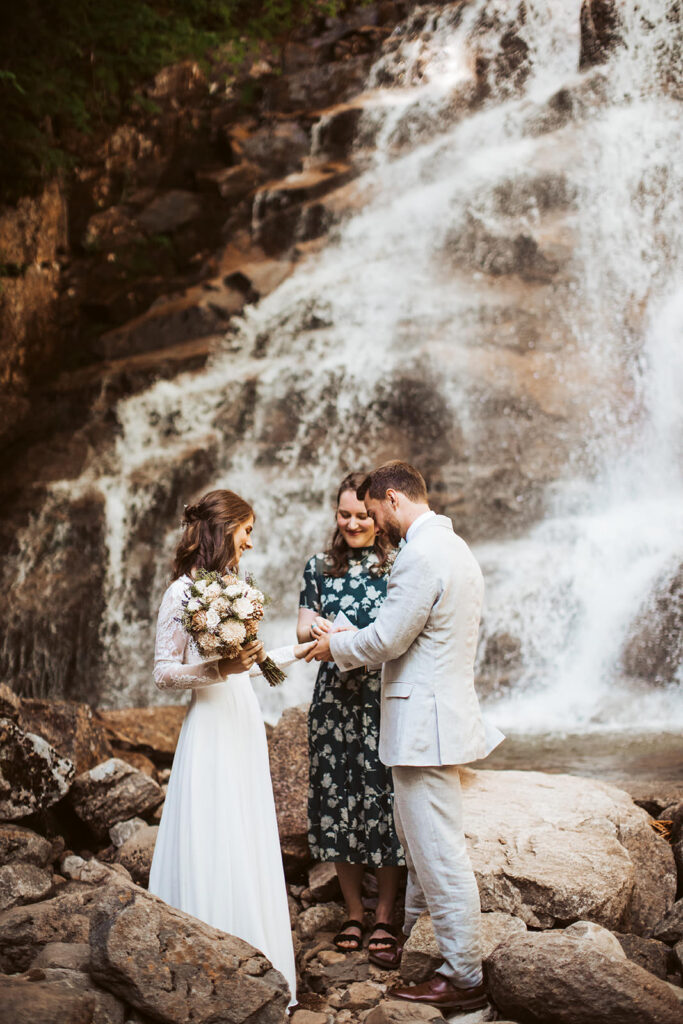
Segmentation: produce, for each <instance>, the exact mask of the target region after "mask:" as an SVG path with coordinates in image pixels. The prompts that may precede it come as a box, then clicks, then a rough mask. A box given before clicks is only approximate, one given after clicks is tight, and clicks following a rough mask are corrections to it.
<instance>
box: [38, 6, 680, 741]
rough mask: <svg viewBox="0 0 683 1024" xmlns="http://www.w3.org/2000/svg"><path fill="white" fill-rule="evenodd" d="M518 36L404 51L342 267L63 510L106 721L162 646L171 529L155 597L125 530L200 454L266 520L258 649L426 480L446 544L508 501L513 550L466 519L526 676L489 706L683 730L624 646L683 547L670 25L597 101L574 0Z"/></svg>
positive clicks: (299, 688) (259, 319)
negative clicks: (449, 520) (98, 614)
mask: <svg viewBox="0 0 683 1024" xmlns="http://www.w3.org/2000/svg"><path fill="white" fill-rule="evenodd" d="M626 6H628V5H626ZM524 8H525V12H526V14H525V18H524V19H522V18H521V17H520V14H519V9H518V8H517V7H516V6H513V5H510V4H508V3H498V2H491V0H487V2H484V0H474V2H472V3H470V4H467V5H462V4H459V3H457V4H451V5H447V6H446V7H444V8H437V9H435V10H433V11H427V12H426V13H425V12H424V11H421V12H418V15H416V18H417V17H419V19H420V22H421V26H420V28H419V30H418V29H417V28H415V24H416V22H415V19H413V27H412V28H411V25H410V24H409V25H408V26H407V27H404V28H403V29H400V30H399V31H398V32H397V33H396V36H395V39H394V40H392V41H390V46H388V48H387V53H386V54H385V55H384V56H383V57H382V58H381V60H380V61H379V62H378V63H377V65H376V66H375V68H374V69H373V72H372V74H371V76H370V80H369V83H368V86H369V88H368V93H367V96H366V112H365V115H364V118H363V121H362V123H361V126H360V130H359V145H361V146H363V147H365V151H364V152H363V154H361V158H362V159H363V160H364V161H365V166H366V168H367V169H366V170H365V173H364V174H363V175H362V176H361V177H360V178H359V179H357V180H356V182H355V183H354V185H353V186H352V189H351V195H350V198H349V199H348V203H349V212H348V213H347V214H346V216H345V217H344V218H343V219H342V221H341V222H340V223H339V224H338V225H337V226H336V227H335V228H334V231H333V236H332V238H331V239H330V241H329V243H328V244H327V246H326V247H325V248H324V249H323V250H322V251H321V252H320V253H318V254H317V255H311V256H310V257H308V258H306V259H305V260H303V261H302V262H301V263H300V264H299V265H298V266H297V268H296V270H295V272H294V274H293V275H292V276H291V277H290V278H289V279H288V280H286V281H285V282H284V283H283V284H282V285H280V287H279V288H278V289H277V290H276V291H275V292H273V293H272V294H271V295H270V296H269V297H268V298H266V299H264V300H262V301H261V302H260V303H259V304H258V306H256V307H254V308H252V309H250V310H249V311H248V313H247V314H246V316H245V319H244V322H243V323H242V324H241V326H240V327H239V329H238V330H237V331H236V333H233V334H231V335H230V336H229V337H228V338H227V339H226V342H225V345H224V346H223V348H222V349H221V351H219V352H217V353H216V354H215V356H214V357H213V358H212V360H211V361H210V363H209V365H208V367H207V369H206V370H205V371H202V372H201V373H198V374H185V375H183V376H181V377H179V378H177V379H175V380H174V381H170V382H168V381H162V382H159V383H158V384H156V385H154V386H153V387H151V388H149V389H148V390H147V391H145V392H144V393H141V394H138V395H136V396H134V397H132V398H129V399H127V400H125V401H123V402H121V403H120V404H119V407H118V410H117V412H118V419H119V422H120V428H121V429H120V434H119V436H118V438H117V442H116V447H115V451H114V452H113V454H112V455H111V456H110V457H109V461H108V463H107V464H106V465H102V464H95V463H93V464H92V465H91V467H90V468H89V469H88V471H87V472H86V473H85V474H84V476H83V477H82V479H81V481H79V484H78V486H77V487H76V488H74V485H73V483H70V484H69V485H68V488H67V486H66V485H64V487H63V488H62V490H63V491H66V490H68V491H69V493H70V494H71V496H72V497H73V495H74V491H76V492H78V490H79V489H80V490H82V491H83V492H86V491H90V490H92V489H93V488H94V489H95V490H97V491H100V492H101V493H102V494H103V495H104V496H105V501H106V517H107V524H108V552H109V564H108V568H107V619H106V624H105V628H104V634H103V641H104V644H105V649H106V650H107V652H108V653H107V665H106V669H105V679H104V681H103V690H102V702H103V703H104V702H109V703H113V704H129V703H147V702H149V701H150V700H154V699H155V696H154V694H153V692H152V688H151V684H150V657H151V646H152V642H153V621H152V618H153V611H154V608H155V606H156V605H157V604H158V600H159V597H160V595H161V593H162V591H163V587H164V585H165V581H166V578H167V573H168V564H169V561H170V555H171V552H172V550H173V547H174V544H175V541H176V539H177V526H176V524H173V525H172V528H171V529H170V530H169V531H168V532H167V534H166V537H165V541H164V544H163V549H162V550H159V552H158V558H157V560H156V563H155V568H154V579H153V581H152V582H151V584H150V583H149V581H148V582H147V583H145V584H144V585H143V584H142V583H141V582H140V575H141V572H142V570H141V568H140V564H141V559H142V557H143V556H142V552H141V546H143V542H142V541H141V540H139V539H137V534H136V530H137V524H138V523H139V521H140V519H141V518H144V516H145V515H146V514H147V513H148V512H149V508H150V505H151V503H152V501H153V493H154V490H155V486H156V485H157V484H158V485H159V486H162V485H163V483H164V482H165V481H166V480H167V479H169V478H170V477H173V478H174V479H176V480H177V479H180V480H181V481H182V478H183V472H184V467H185V466H187V467H191V466H192V465H194V462H195V461H196V459H197V457H198V455H197V453H200V454H201V453H210V457H209V461H210V464H211V472H210V474H206V473H205V474H204V475H203V476H202V479H203V480H205V479H209V478H210V486H215V487H221V486H227V487H230V488H232V489H234V490H236V491H238V492H241V493H244V494H245V496H247V497H249V498H250V499H251V500H252V501H253V502H254V504H255V507H256V511H257V530H256V534H255V540H256V551H255V552H254V553H253V555H251V554H250V555H249V562H248V566H249V568H250V569H251V570H253V571H254V572H255V574H256V575H257V577H258V578H259V580H260V582H261V585H262V586H263V587H264V589H266V590H267V591H269V592H270V593H272V594H273V596H274V597H275V599H276V601H275V606H276V608H277V613H278V614H277V618H271V620H270V621H269V622H268V624H267V626H266V631H265V636H266V639H268V640H271V641H273V642H278V643H280V642H285V641H286V639H287V637H288V635H291V633H292V630H293V624H294V621H295V617H296V606H297V599H296V598H297V592H298V583H299V577H300V573H301V570H302V568H303V564H304V562H305V560H306V558H307V557H308V556H309V555H310V554H311V553H312V552H313V551H316V550H320V548H321V546H322V542H323V541H324V540H325V538H326V536H327V535H328V532H329V529H330V527H331V510H330V507H329V500H330V497H331V495H332V494H333V492H334V491H335V488H336V484H337V482H338V480H339V479H340V478H341V476H342V475H343V474H344V473H345V472H346V471H347V470H348V469H352V468H357V467H361V468H362V467H367V466H368V465H371V464H372V463H375V462H377V461H379V460H382V459H384V458H388V457H393V456H403V457H406V456H407V457H410V456H411V455H412V453H415V452H417V453H418V454H417V455H416V458H417V459H418V461H420V464H421V465H422V466H423V468H425V469H426V471H427V473H428V475H430V476H431V477H432V478H433V479H435V480H437V481H438V484H439V490H438V491H437V492H435V498H436V501H437V503H438V502H441V504H442V505H444V507H446V508H447V510H449V511H452V512H453V513H454V515H455V520H456V528H458V526H459V521H458V510H459V509H466V507H467V501H468V496H469V495H470V494H474V493H477V494H483V498H481V503H482V507H486V508H489V505H490V504H491V502H490V501H489V499H490V498H491V493H490V492H492V491H494V490H495V489H496V488H498V487H499V480H500V478H501V474H502V475H503V476H505V479H506V480H508V479H510V480H512V484H510V486H512V487H513V491H512V493H511V494H510V493H507V492H506V493H505V494H502V493H501V497H500V504H501V507H502V508H503V513H502V518H501V520H500V523H498V525H495V524H494V526H491V527H490V528H487V529H483V527H482V529H481V531H479V532H478V528H479V525H480V523H479V521H478V515H477V512H476V509H475V512H474V513H471V514H470V516H469V520H467V522H468V523H469V528H470V532H471V534H472V536H473V537H474V539H475V540H476V539H477V536H480V537H481V536H489V537H490V536H494V537H495V538H496V539H495V540H490V541H487V542H486V543H480V544H478V545H476V550H477V553H478V555H479V557H480V559H481V561H482V564H483V567H484V570H485V574H486V578H487V608H486V616H485V624H484V625H485V637H487V638H490V637H494V636H510V637H512V638H514V640H515V642H516V643H517V645H518V648H519V656H520V665H519V669H518V672H517V678H516V681H515V682H514V683H513V689H512V690H511V691H510V693H509V694H505V693H503V694H502V695H500V694H498V695H496V694H494V695H493V696H492V697H491V702H492V703H493V704H494V706H495V713H496V715H497V718H498V720H499V724H501V725H502V726H503V728H505V727H512V728H513V729H514V728H516V729H532V730H534V729H535V730H541V731H543V730H548V729H556V728H563V729H572V728H575V729H579V730H581V729H585V728H587V727H589V726H590V725H591V724H594V725H597V726H600V727H601V728H605V727H608V726H609V727H611V726H614V725H621V726H633V727H638V728H643V727H652V728H656V727H658V726H659V725H660V724H661V723H662V722H663V721H665V722H666V724H667V726H669V727H671V726H672V724H673V725H676V724H680V722H681V721H683V707H681V702H680V701H679V702H678V704H677V706H676V708H673V707H672V690H671V687H669V689H667V688H666V687H661V686H660V687H659V688H657V689H656V690H653V691H652V692H649V691H648V688H647V687H646V685H645V684H644V683H643V682H642V681H638V682H636V681H634V680H629V679H628V678H626V676H625V673H624V671H623V670H622V669H621V668H620V652H621V651H622V648H623V645H624V641H625V637H626V634H627V632H628V630H629V627H630V626H631V625H632V622H633V620H634V617H635V616H636V614H637V613H638V611H639V609H640V607H641V605H642V603H643V600H644V599H645V597H646V596H647V595H648V594H649V593H650V592H651V590H652V587H653V585H654V584H655V582H656V580H657V579H658V578H659V576H660V574H661V573H662V572H663V571H664V570H670V569H671V568H672V566H673V567H674V568H675V565H674V563H675V562H676V559H677V558H678V559H679V561H680V557H681V550H682V548H683V544H682V543H681V542H682V541H683V532H682V530H683V515H681V497H682V491H683V484H682V482H681V462H680V457H681V430H680V428H681V419H680V395H681V393H683V373H682V371H681V347H680V329H681V311H682V307H683V300H682V299H681V295H682V294H683V293H682V292H681V287H682V284H681V271H682V270H683V267H682V262H683V256H682V251H683V246H681V241H682V239H681V225H682V224H683V211H682V210H681V194H682V190H681V184H683V182H682V181H681V177H682V174H681V170H680V166H679V164H677V162H676V159H675V155H676V153H677V147H678V138H679V131H678V116H679V111H678V109H677V106H676V101H675V99H674V97H673V86H672V85H671V74H673V72H668V75H669V77H668V78H667V77H666V75H665V76H664V78H665V81H664V84H662V75H661V70H660V65H661V61H662V59H663V58H662V53H664V55H665V56H666V51H667V47H668V48H670V47H671V39H670V36H671V26H670V24H669V23H668V22H667V4H666V3H665V0H651V2H650V4H649V8H650V10H649V12H648V25H649V28H645V27H644V25H643V21H642V18H641V17H640V16H638V15H637V14H636V13H635V5H633V9H632V10H629V11H628V12H625V13H624V15H623V19H622V28H621V31H622V35H623V45H622V47H621V48H620V49H619V50H618V51H617V52H616V53H615V54H614V55H613V57H612V58H611V60H610V62H609V64H607V65H606V66H605V68H601V69H598V70H596V69H591V70H589V71H587V72H584V73H579V70H578V64H579V45H580V39H579V8H580V4H579V0H571V2H566V0H553V2H551V3H549V2H548V0H545V2H541V0H527V2H526V4H525V5H524ZM484 16H485V19H484V20H485V24H482V18H484ZM422 22H423V23H424V24H422ZM506 33H507V34H513V35H514V37H515V39H516V41H517V42H516V45H517V52H518V53H519V54H521V55H522V57H521V58H520V61H519V62H518V63H517V64H516V65H515V66H514V68H513V71H510V73H509V74H507V75H506V74H505V73H497V72H496V63H495V62H496V59H497V56H496V55H497V53H498V52H499V48H500V39H501V37H503V36H504V35H505V34H506ZM670 63H671V66H673V63H672V62H670ZM482 66H483V67H485V69H486V70H485V71H484V72H482ZM667 66H668V65H667ZM508 70H509V69H508ZM513 72H514V74H513ZM482 75H483V76H484V77H485V78H487V83H488V84H487V88H488V92H487V93H486V95H485V96H484V97H483V98H481V97H479V98H478V97H477V95H476V90H477V88H479V87H480V86H481V80H482ZM515 76H516V77H515ZM513 78H515V85H514V87H513V85H512V79H513ZM670 93H671V94H670ZM557 97H560V100H558V99H557ZM562 97H566V98H564V99H563V98H562ZM370 139H372V140H373V146H374V149H372V150H371V151H370V150H369V148H368V140H370ZM257 342H258V343H257ZM264 353H265V354H264ZM414 387H418V388H419V392H418V398H417V399H415V394H414V392H413V390H411V389H413V388H414ZM415 401H417V407H418V410H419V422H414V421H413V420H414V418H415V413H414V409H415V405H414V402H415ZM237 420H239V424H240V425H239V426H235V422H236V421H237ZM506 474H507V476H506ZM190 477H191V470H190V469H189V468H188V478H190ZM190 486H191V485H188V488H190ZM506 486H508V485H507V484H506ZM55 489H56V491H59V490H60V488H59V486H57V487H56V488H55ZM205 489H208V486H207V487H206V488H205ZM180 490H184V488H183V487H182V483H181V486H180ZM508 490H509V488H508ZM539 495H540V497H539ZM191 496H192V495H191V494H189V493H188V495H187V497H188V499H189V498H190V497H191ZM440 496H441V497H440ZM494 498H495V496H494ZM497 500H498V499H497V498H495V500H493V502H492V505H493V506H495V503H496V501H497ZM487 501H488V502H489V504H487ZM534 501H536V502H537V504H536V505H534V506H533V509H532V511H530V512H529V514H528V515H527V516H526V518H525V509H527V508H528V507H529V508H531V505H532V503H533V502H534ZM541 511H542V513H543V514H542V518H540V520H539V515H540V513H541ZM462 514H463V516H464V517H465V519H466V513H465V512H464V511H463V513H462ZM535 521H536V525H532V526H530V527H528V528H526V529H525V527H524V523H525V522H529V523H533V522H535ZM158 522H163V523H164V525H165V527H167V526H168V518H167V517H166V519H164V517H163V515H161V514H160V515H159V517H158ZM520 523H521V524H522V525H521V526H520V525H519V524H520ZM501 524H502V525H501ZM461 528H462V527H461ZM466 532H467V531H466ZM245 564H247V563H245ZM141 594H142V600H140V595H141ZM141 604H142V606H143V607H144V608H145V609H146V613H142V612H141V610H140V606H141ZM313 674H314V673H313V670H311V669H306V668H303V667H301V666H298V667H297V668H296V669H295V670H293V671H292V673H291V679H290V682H289V683H288V685H287V687H286V688H283V689H282V690H280V691H274V692H271V691H269V690H268V688H267V686H266V685H265V684H263V685H261V686H260V687H259V690H260V693H259V696H260V697H261V699H262V705H263V708H264V713H265V714H266V716H267V717H269V718H271V719H272V718H275V717H276V716H277V714H278V713H279V711H280V710H281V708H282V706H283V704H292V703H297V702H299V701H302V700H304V699H305V698H306V696H307V695H308V693H309V692H310V687H311V683H312V677H313ZM672 686H673V684H672Z"/></svg>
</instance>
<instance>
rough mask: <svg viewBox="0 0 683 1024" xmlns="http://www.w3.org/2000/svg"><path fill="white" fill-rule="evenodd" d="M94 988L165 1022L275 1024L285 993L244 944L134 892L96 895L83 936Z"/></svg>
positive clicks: (113, 889)
mask: <svg viewBox="0 0 683 1024" xmlns="http://www.w3.org/2000/svg"><path fill="white" fill-rule="evenodd" d="M90 952H91V957H90V971H91V975H92V977H93V978H94V980H95V981H97V982H98V984H100V985H103V986H104V987H105V988H107V989H109V991H111V992H114V993H115V994H116V995H117V996H119V998H121V999H123V1000H125V1002H127V1003H129V1004H130V1005H132V1006H134V1007H135V1008H136V1009H138V1010H140V1011H141V1012H142V1013H146V1014H150V1015H151V1016H153V1017H154V1018H155V1019H160V1020H162V1021H164V1022H167V1024H186V1022H187V1021H188V1020H190V1019H191V1020H192V1021H193V1022H194V1024H209V1022H211V1024H237V1022H240V1021H245V1020H247V1019H248V1018H249V1019H251V1020H254V1021H258V1022H259V1024H282V1021H283V1019H284V1015H285V1011H286V1008H287V1003H288V1001H289V995H288V987H287V983H286V981H285V979H284V978H283V977H282V975H281V974H280V973H279V972H278V971H276V970H275V969H274V968H273V967H272V966H271V964H270V962H269V961H268V960H267V959H266V958H265V957H264V956H263V955H262V954H261V953H259V952H258V950H255V949H254V948H253V947H252V946H250V945H249V944H248V943H246V942H243V941H242V940H241V939H237V938H235V937H234V936H231V935H226V934H225V933H223V932H220V931H218V929H216V928H210V927H209V926H208V925H205V924H203V923H202V922H201V921H198V920H196V919H195V918H193V917H190V915H189V914H183V913H181V911H179V910H175V909H173V908H172V907H169V906H167V905H166V904H165V903H163V902H162V901H161V900H159V899H157V898H156V897H154V896H152V895H150V894H149V893H147V892H145V891H144V890H142V889H139V888H137V887H126V888H124V887H121V886H118V885H116V884H112V885H108V886H106V887H104V888H103V889H101V890H100V892H99V894H98V900H97V911H96V915H95V918H94V921H93V926H92V929H91V932H90Z"/></svg>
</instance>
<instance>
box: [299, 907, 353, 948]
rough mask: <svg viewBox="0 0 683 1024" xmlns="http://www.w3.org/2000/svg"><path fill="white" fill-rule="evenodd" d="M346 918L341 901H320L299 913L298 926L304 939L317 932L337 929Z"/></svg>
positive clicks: (311, 936)
mask: <svg viewBox="0 0 683 1024" xmlns="http://www.w3.org/2000/svg"><path fill="white" fill-rule="evenodd" d="M345 920H346V912H345V910H344V908H343V907H342V906H341V905H340V904H339V903H319V904H317V905H316V906H314V907H309V908H308V910H304V911H303V912H302V913H301V914H299V919H298V922H297V928H298V931H299V935H300V936H301V938H302V939H311V938H313V936H314V935H315V934H316V932H322V931H335V932H336V931H337V930H338V929H339V928H340V927H341V925H342V924H343V923H344V921H345Z"/></svg>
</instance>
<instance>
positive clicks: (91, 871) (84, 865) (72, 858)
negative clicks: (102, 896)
mask: <svg viewBox="0 0 683 1024" xmlns="http://www.w3.org/2000/svg"><path fill="white" fill-rule="evenodd" d="M61 870H62V874H63V875H64V876H65V877H66V878H70V879H71V880H72V881H74V882H87V883H88V884H90V885H99V884H100V883H102V882H109V881H113V880H115V879H117V878H118V879H121V878H125V879H127V880H129V881H130V880H131V874H130V872H129V871H128V870H127V868H125V867H124V866H123V864H103V863H102V861H99V860H97V858H96V857H91V858H90V860H84V859H83V857H79V856H78V855H77V854H75V853H72V854H70V855H69V856H68V857H65V858H64V860H63V861H62V865H61Z"/></svg>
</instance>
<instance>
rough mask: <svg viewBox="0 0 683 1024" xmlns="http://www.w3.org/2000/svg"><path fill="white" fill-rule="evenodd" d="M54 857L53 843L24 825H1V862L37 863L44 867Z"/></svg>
mask: <svg viewBox="0 0 683 1024" xmlns="http://www.w3.org/2000/svg"><path fill="white" fill-rule="evenodd" d="M51 859H52V843H50V842H48V840H47V839H44V838H43V836H39V835H38V833H37V832H33V831H32V830H31V829H30V828H24V827H23V826H22V825H11V824H10V825H0V864H14V863H17V862H20V863H24V864H37V865H38V867H40V868H44V867H45V866H46V864H49V863H50V860H51Z"/></svg>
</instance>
